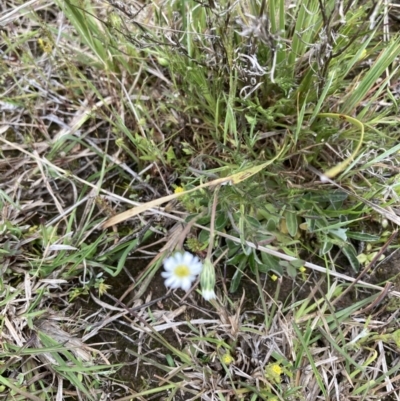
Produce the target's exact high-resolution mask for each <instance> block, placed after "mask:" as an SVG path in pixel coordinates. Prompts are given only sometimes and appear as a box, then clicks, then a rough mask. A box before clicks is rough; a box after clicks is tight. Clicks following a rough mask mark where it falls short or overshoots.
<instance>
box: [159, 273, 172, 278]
mask: <svg viewBox="0 0 400 401" xmlns="http://www.w3.org/2000/svg"><path fill="white" fill-rule="evenodd" d="M161 276H162V277H164V278H167V277H169V276H171V272H162V273H161Z"/></svg>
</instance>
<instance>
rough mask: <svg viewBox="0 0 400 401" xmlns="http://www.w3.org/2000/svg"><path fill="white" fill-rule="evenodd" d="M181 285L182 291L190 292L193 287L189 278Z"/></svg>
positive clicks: (183, 280)
mask: <svg viewBox="0 0 400 401" xmlns="http://www.w3.org/2000/svg"><path fill="white" fill-rule="evenodd" d="M180 284H181V285H180V287H181V288H182V290H184V291H189V290H190V287H191V286H192V280H190V279H189V278H184V279H182V281H181V283H180Z"/></svg>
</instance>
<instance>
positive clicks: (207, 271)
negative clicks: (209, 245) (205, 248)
mask: <svg viewBox="0 0 400 401" xmlns="http://www.w3.org/2000/svg"><path fill="white" fill-rule="evenodd" d="M200 284H201V294H202V295H203V298H204V299H205V300H206V301H209V300H211V299H215V298H216V296H215V292H214V287H215V268H214V266H213V264H212V263H211V261H210V259H208V258H206V260H205V261H204V264H203V270H202V272H201V275H200Z"/></svg>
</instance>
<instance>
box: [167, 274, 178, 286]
mask: <svg viewBox="0 0 400 401" xmlns="http://www.w3.org/2000/svg"><path fill="white" fill-rule="evenodd" d="M164 284H165V286H166V287H170V288H179V287H180V283H179V281H178V280H177V279H176V277H175V276H171V277H168V278H167V279H166V280H165V283H164Z"/></svg>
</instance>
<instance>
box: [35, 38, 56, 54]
mask: <svg viewBox="0 0 400 401" xmlns="http://www.w3.org/2000/svg"><path fill="white" fill-rule="evenodd" d="M38 44H39V46H40V48H41V49H42V51H43V52H44V53H51V52H52V50H53V46H52V45H51V43H50V41H48V40H44V39H41V38H40V39H38Z"/></svg>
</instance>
